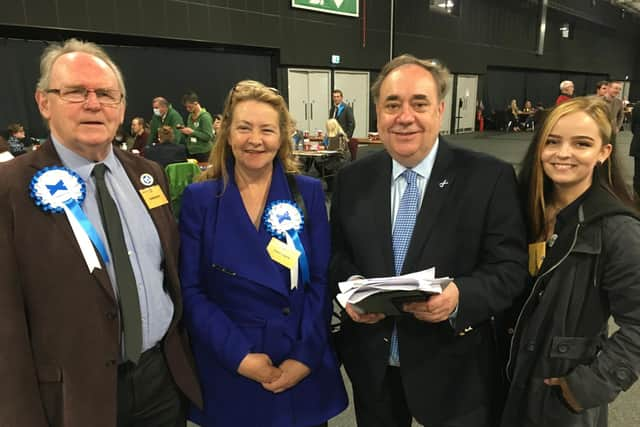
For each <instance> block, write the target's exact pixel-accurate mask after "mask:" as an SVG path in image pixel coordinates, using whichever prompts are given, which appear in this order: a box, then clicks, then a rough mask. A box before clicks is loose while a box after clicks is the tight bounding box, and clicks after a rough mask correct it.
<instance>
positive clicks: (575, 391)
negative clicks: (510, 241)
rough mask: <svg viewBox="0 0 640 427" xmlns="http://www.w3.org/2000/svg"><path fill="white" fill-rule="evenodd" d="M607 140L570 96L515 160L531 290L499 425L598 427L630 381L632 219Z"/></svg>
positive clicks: (634, 356)
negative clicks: (613, 326) (612, 322)
mask: <svg viewBox="0 0 640 427" xmlns="http://www.w3.org/2000/svg"><path fill="white" fill-rule="evenodd" d="M614 138H615V134H614V132H613V129H612V127H611V121H610V120H609V110H608V107H607V105H606V104H605V103H603V102H602V101H601V100H596V99H588V98H576V99H573V100H570V101H567V102H565V103H563V104H561V105H559V106H557V107H555V108H554V109H553V110H552V111H551V112H550V114H549V116H548V118H547V120H546V121H545V123H544V124H543V125H542V126H540V127H539V128H538V130H537V132H536V134H535V136H534V139H533V142H532V144H531V146H530V147H529V150H528V153H527V155H526V156H525V159H524V161H523V165H522V167H523V169H522V172H521V175H520V180H521V186H522V190H523V192H522V194H523V202H524V203H525V211H526V215H527V220H528V232H529V242H531V244H530V246H529V260H530V262H529V270H530V273H531V287H530V293H529V295H528V297H527V299H526V302H525V303H524V306H523V309H522V311H521V312H520V314H519V316H518V320H517V323H516V326H515V331H514V336H513V340H512V343H511V349H510V358H509V363H508V366H507V376H508V377H509V380H510V382H511V385H510V390H509V394H508V397H507V402H506V406H505V410H504V413H503V419H502V426H503V427H516V426H517V427H533V426H540V427H542V426H544V427H572V426H598V427H604V426H606V425H607V404H608V403H609V402H611V401H613V400H614V399H615V398H616V396H617V395H618V394H619V393H620V392H621V391H623V390H627V389H628V388H629V387H630V386H631V385H632V384H633V383H634V381H635V380H636V379H637V377H638V372H639V371H640V268H638V265H640V220H639V218H638V216H637V214H636V212H635V210H634V209H633V207H632V202H631V198H630V197H629V194H628V192H627V189H626V187H625V185H624V184H623V181H622V179H621V174H620V171H619V169H618V166H617V163H616V161H615V158H614V156H613V154H614V152H615V149H614V147H615V141H614ZM610 316H613V319H614V320H615V322H616V323H617V324H618V325H619V326H620V329H619V330H618V331H616V332H615V333H613V334H612V335H611V336H609V335H608V327H607V325H608V321H609V317H610Z"/></svg>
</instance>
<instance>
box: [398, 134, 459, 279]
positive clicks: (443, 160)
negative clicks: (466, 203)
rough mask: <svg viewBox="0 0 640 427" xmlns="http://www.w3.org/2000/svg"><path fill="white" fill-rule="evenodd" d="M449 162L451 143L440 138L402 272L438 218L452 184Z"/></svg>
mask: <svg viewBox="0 0 640 427" xmlns="http://www.w3.org/2000/svg"><path fill="white" fill-rule="evenodd" d="M453 166H454V165H453V153H452V150H451V147H450V146H449V145H448V144H447V143H446V142H445V141H444V140H443V139H442V138H440V142H439V144H438V154H437V156H436V161H435V163H434V165H433V170H432V171H431V177H430V178H429V182H428V183H427V187H426V189H425V194H424V199H423V201H422V206H421V207H420V212H418V217H417V218H416V225H415V227H414V230H413V236H412V237H411V243H410V244H409V248H408V249H407V255H406V257H405V262H404V266H403V268H402V269H403V273H405V272H406V271H409V270H411V269H412V268H411V266H414V265H417V264H418V261H419V258H420V257H421V256H422V254H423V253H424V252H425V251H424V247H425V245H426V244H427V242H428V241H429V238H430V236H431V233H432V231H433V228H434V226H435V225H436V223H437V221H438V218H440V211H441V210H442V208H443V206H444V204H445V202H446V200H447V198H448V197H449V195H450V194H451V192H452V191H453V188H454V185H455V184H454V181H455V177H456V168H455V167H453Z"/></svg>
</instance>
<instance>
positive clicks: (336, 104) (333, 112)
mask: <svg viewBox="0 0 640 427" xmlns="http://www.w3.org/2000/svg"><path fill="white" fill-rule="evenodd" d="M331 98H332V99H333V105H332V106H331V109H330V110H329V118H330V119H336V120H337V121H338V123H340V126H341V127H342V130H343V131H344V132H345V133H346V134H347V136H348V137H349V139H351V137H353V131H354V130H355V129H356V119H355V118H354V117H353V110H352V109H351V107H349V106H348V105H347V104H346V103H344V102H343V101H342V99H343V96H342V91H341V90H340V89H334V90H333V92H332V93H331Z"/></svg>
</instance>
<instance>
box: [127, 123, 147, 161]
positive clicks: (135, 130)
mask: <svg viewBox="0 0 640 427" xmlns="http://www.w3.org/2000/svg"><path fill="white" fill-rule="evenodd" d="M146 124H147V123H146V122H145V120H144V119H143V118H142V117H134V118H133V119H131V135H132V136H133V144H132V145H131V151H133V150H138V152H139V153H140V155H142V156H144V153H145V149H146V147H147V141H148V140H149V131H148V130H147V129H146Z"/></svg>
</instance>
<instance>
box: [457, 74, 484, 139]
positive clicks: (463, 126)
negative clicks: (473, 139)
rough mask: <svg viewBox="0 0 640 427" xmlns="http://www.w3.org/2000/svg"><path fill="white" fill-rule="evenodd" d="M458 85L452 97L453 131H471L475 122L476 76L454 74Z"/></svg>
mask: <svg viewBox="0 0 640 427" xmlns="http://www.w3.org/2000/svg"><path fill="white" fill-rule="evenodd" d="M456 78H457V81H458V85H457V88H456V96H455V98H454V106H455V108H456V110H455V113H456V114H455V115H454V117H455V120H456V121H455V123H454V126H455V133H469V132H473V131H474V128H475V123H476V98H477V95H478V76H476V75H462V74H459V75H457V76H456Z"/></svg>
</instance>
